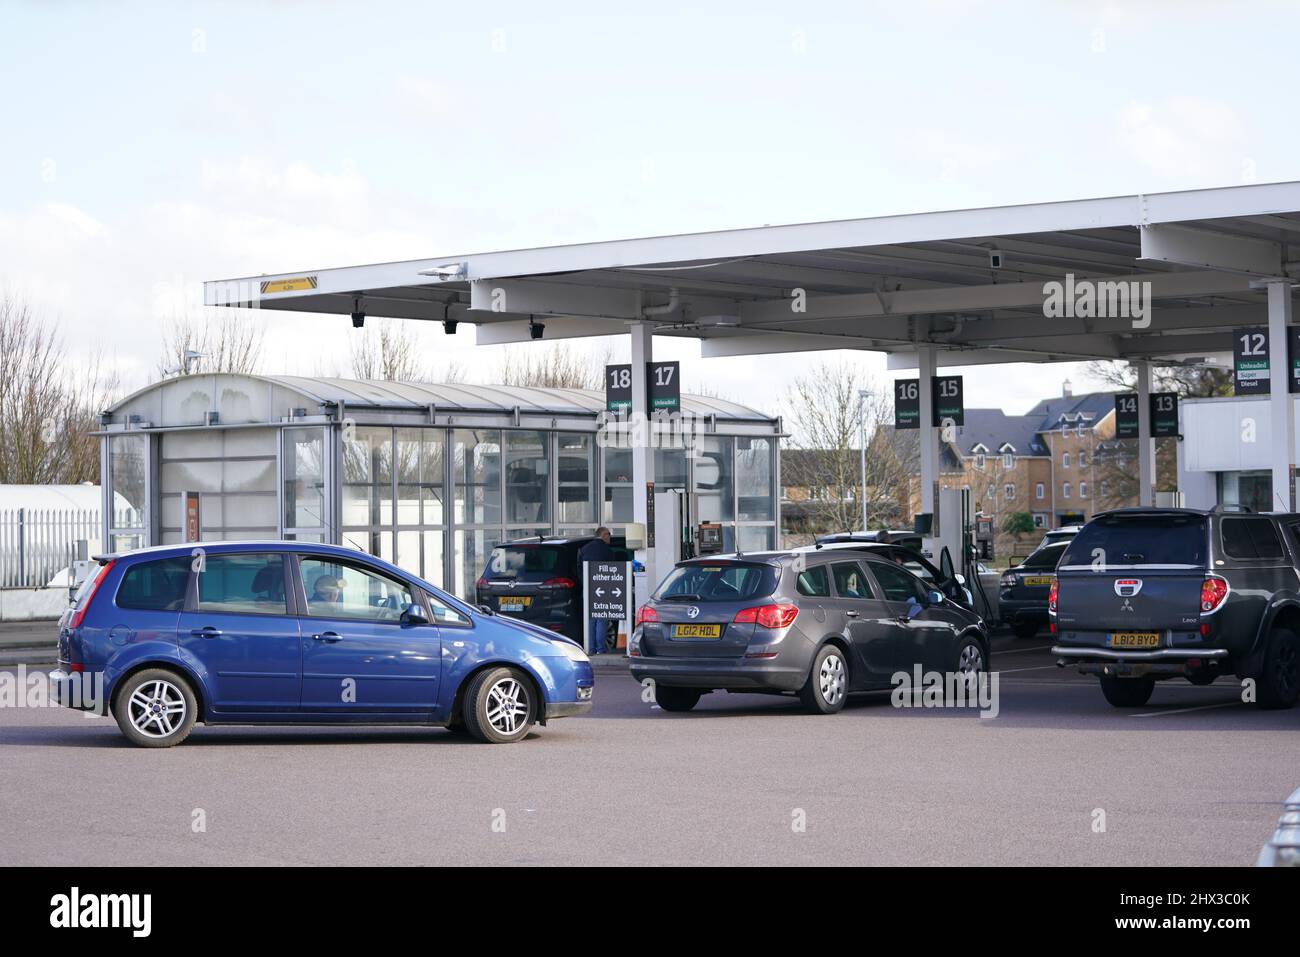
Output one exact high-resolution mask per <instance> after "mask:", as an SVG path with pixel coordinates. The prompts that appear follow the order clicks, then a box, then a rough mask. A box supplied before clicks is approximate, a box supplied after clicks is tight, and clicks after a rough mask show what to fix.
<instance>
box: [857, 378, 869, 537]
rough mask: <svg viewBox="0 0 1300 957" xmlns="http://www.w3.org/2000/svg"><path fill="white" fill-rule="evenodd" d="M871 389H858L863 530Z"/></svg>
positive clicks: (863, 524) (864, 524)
mask: <svg viewBox="0 0 1300 957" xmlns="http://www.w3.org/2000/svg"><path fill="white" fill-rule="evenodd" d="M871 395H872V393H871V390H870V389H859V390H858V418H859V420H860V425H861V427H862V499H861V504H862V530H863V531H864V532H865V531H866V530H867V400H868V399H869V398H871Z"/></svg>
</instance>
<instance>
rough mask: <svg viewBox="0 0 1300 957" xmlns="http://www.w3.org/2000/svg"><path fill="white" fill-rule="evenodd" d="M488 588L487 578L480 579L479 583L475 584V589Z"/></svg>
mask: <svg viewBox="0 0 1300 957" xmlns="http://www.w3.org/2000/svg"><path fill="white" fill-rule="evenodd" d="M487 586H488V580H487V579H486V578H480V579H479V580H478V581H476V582H475V583H474V587H475V588H487Z"/></svg>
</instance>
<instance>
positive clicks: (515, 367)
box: [497, 342, 611, 389]
mask: <svg viewBox="0 0 1300 957" xmlns="http://www.w3.org/2000/svg"><path fill="white" fill-rule="evenodd" d="M610 356H611V350H610V348H609V347H608V346H606V347H605V349H604V352H603V353H596V354H595V355H592V354H591V353H589V352H588V351H587V350H586V349H582V348H580V347H576V346H573V345H570V344H569V343H564V342H562V343H557V344H555V345H549V346H532V345H519V346H510V347H508V348H507V349H506V350H505V352H504V354H503V355H502V356H501V364H500V366H499V368H498V374H497V378H498V381H500V382H501V384H502V385H523V386H540V387H543V388H550V389H602V388H604V378H605V365H606V363H608V362H609V360H610Z"/></svg>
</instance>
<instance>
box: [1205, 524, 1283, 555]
mask: <svg viewBox="0 0 1300 957" xmlns="http://www.w3.org/2000/svg"><path fill="white" fill-rule="evenodd" d="M1220 534H1221V535H1222V536H1223V554H1225V555H1227V556H1228V557H1229V558H1245V559H1259V558H1281V557H1282V543H1281V541H1279V540H1278V537H1277V531H1276V530H1275V529H1274V528H1273V523H1272V521H1270V520H1269V519H1267V518H1225V519H1224V520H1223V524H1222V530H1221V533H1220Z"/></svg>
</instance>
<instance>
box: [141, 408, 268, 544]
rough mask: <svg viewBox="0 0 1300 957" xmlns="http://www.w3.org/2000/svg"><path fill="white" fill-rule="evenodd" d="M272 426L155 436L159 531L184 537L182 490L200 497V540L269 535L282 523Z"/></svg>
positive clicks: (171, 539) (165, 539) (164, 537)
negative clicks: (157, 449)
mask: <svg viewBox="0 0 1300 957" xmlns="http://www.w3.org/2000/svg"><path fill="white" fill-rule="evenodd" d="M279 441H280V433H279V430H278V429H274V428H256V429H196V430H185V431H178V432H165V433H163V434H162V435H160V436H159V437H158V442H159V453H158V490H157V494H156V495H155V496H154V497H155V500H156V501H157V503H158V509H159V516H158V523H157V524H158V533H159V538H160V541H161V543H162V544H169V545H170V544H175V543H178V542H183V541H185V535H186V514H185V494H186V493H187V492H192V493H195V494H197V495H198V499H199V539H200V540H201V541H205V542H215V541H223V540H227V541H228V540H230V539H241V538H243V539H253V538H255V539H272V538H275V537H277V535H278V534H279V529H280V522H281V517H282V516H281V508H280V505H279V491H278V484H279V483H278V482H277V479H276V459H277V453H278V451H279V449H278V443H279Z"/></svg>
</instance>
